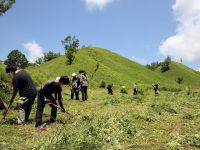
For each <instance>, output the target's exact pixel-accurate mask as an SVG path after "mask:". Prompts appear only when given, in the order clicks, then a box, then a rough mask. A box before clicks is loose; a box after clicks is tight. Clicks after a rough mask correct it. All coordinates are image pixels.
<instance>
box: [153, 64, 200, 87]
mask: <svg viewBox="0 0 200 150" xmlns="http://www.w3.org/2000/svg"><path fill="white" fill-rule="evenodd" d="M156 72H158V73H159V74H160V75H161V76H163V77H166V78H168V79H171V80H172V81H175V80H177V78H178V77H181V78H183V84H185V85H193V86H195V85H200V73H198V72H197V71H195V70H193V69H191V68H189V67H187V66H185V65H183V64H181V63H178V62H171V63H170V70H169V71H166V72H164V73H162V72H161V69H160V67H159V68H158V69H157V70H156Z"/></svg>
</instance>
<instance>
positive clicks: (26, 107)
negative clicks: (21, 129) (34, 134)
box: [5, 65, 37, 124]
mask: <svg viewBox="0 0 200 150" xmlns="http://www.w3.org/2000/svg"><path fill="white" fill-rule="evenodd" d="M6 73H12V74H13V79H12V84H13V94H12V97H11V99H10V102H9V105H8V107H7V109H6V112H5V113H7V111H8V110H9V109H10V108H11V106H12V103H13V101H14V99H15V97H16V95H17V93H18V92H19V96H20V98H19V100H18V101H17V111H18V117H17V122H18V124H26V123H27V122H28V121H29V116H30V112H31V109H32V105H33V103H34V100H35V98H36V96H37V89H36V86H35V84H34V82H33V80H32V78H31V76H30V75H29V74H28V73H27V72H26V71H25V70H24V69H17V67H16V66H12V65H8V66H7V67H6Z"/></svg>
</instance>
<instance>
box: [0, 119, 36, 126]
mask: <svg viewBox="0 0 200 150" xmlns="http://www.w3.org/2000/svg"><path fill="white" fill-rule="evenodd" d="M34 121H35V120H34V119H29V121H28V122H27V123H26V124H32V123H34ZM0 124H2V125H20V124H18V123H17V119H16V118H9V119H2V121H1V122H0Z"/></svg>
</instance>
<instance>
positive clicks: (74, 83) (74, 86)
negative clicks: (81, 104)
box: [71, 73, 80, 100]
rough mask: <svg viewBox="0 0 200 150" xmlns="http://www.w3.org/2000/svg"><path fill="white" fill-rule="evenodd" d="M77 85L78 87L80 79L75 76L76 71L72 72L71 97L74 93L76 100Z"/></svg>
mask: <svg viewBox="0 0 200 150" xmlns="http://www.w3.org/2000/svg"><path fill="white" fill-rule="evenodd" d="M79 87H80V79H79V77H77V75H76V73H72V88H71V99H74V94H75V95H76V100H79Z"/></svg>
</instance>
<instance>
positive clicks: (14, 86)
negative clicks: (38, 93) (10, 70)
mask: <svg viewBox="0 0 200 150" xmlns="http://www.w3.org/2000/svg"><path fill="white" fill-rule="evenodd" d="M17 92H18V82H17V79H16V78H15V77H14V78H13V94H12V97H11V99H10V102H9V105H8V108H10V107H11V106H12V103H13V101H14V99H15V97H16V95H17ZM8 108H7V109H8Z"/></svg>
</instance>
